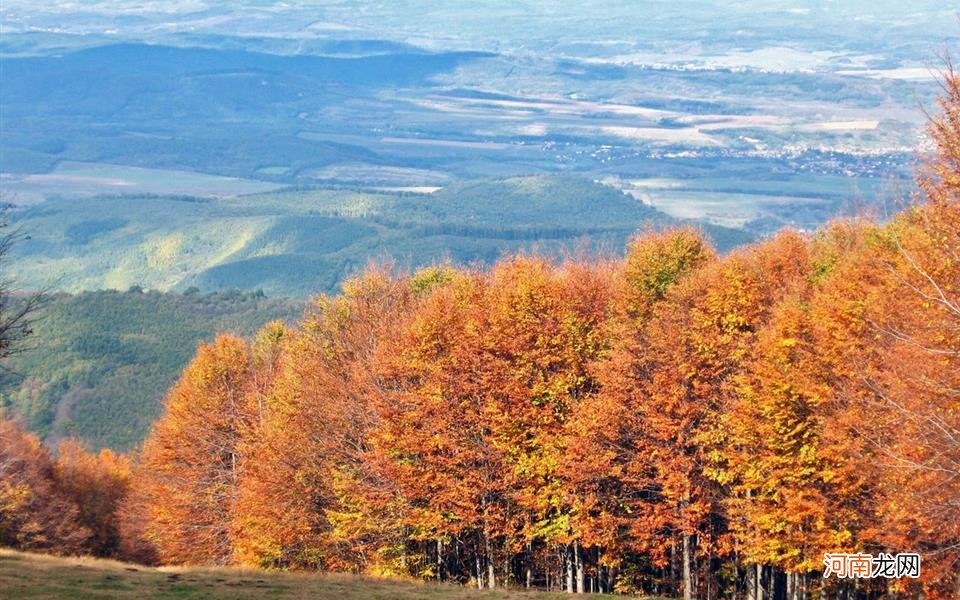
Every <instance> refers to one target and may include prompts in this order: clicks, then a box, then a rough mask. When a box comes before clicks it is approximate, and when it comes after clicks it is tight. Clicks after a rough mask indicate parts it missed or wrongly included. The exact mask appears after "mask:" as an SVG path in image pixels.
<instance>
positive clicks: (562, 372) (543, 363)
mask: <svg viewBox="0 0 960 600" xmlns="http://www.w3.org/2000/svg"><path fill="white" fill-rule="evenodd" d="M948 84H949V85H948V90H949V92H950V95H949V96H948V98H947V99H946V100H945V101H944V103H943V109H944V112H943V114H942V115H941V116H940V117H939V118H937V119H935V120H934V121H933V122H932V125H931V130H930V131H931V135H932V136H933V138H934V140H935V141H936V142H937V144H938V146H939V154H938V155H937V157H936V158H935V159H933V160H931V162H930V164H929V167H927V168H926V169H925V170H924V171H923V172H922V173H921V174H920V177H919V182H920V186H921V188H922V190H923V195H924V198H923V201H922V202H918V203H916V204H915V205H912V206H910V207H908V208H906V209H905V210H904V211H903V212H901V213H900V214H898V215H896V216H895V217H894V218H893V219H892V220H891V221H890V222H888V223H886V224H882V225H880V224H875V223H871V222H868V221H866V220H853V221H843V222H837V223H833V224H831V225H830V226H828V227H826V228H824V229H823V230H822V231H820V232H819V233H817V234H816V235H812V236H805V235H800V234H798V233H795V232H783V233H781V234H779V235H777V236H776V237H774V238H772V239H769V240H767V241H765V242H762V243H758V244H756V245H753V246H751V247H748V248H744V249H741V250H739V251H737V252H734V253H732V254H730V255H728V256H724V257H719V256H717V255H716V254H715V253H714V252H713V251H712V250H711V249H710V247H709V245H708V244H707V243H706V242H705V241H704V239H703V238H702V237H701V236H700V234H699V233H697V232H696V231H694V230H689V229H680V230H673V231H667V232H661V233H648V234H645V235H641V236H639V237H637V238H636V239H635V240H634V241H633V242H632V243H631V244H630V245H629V247H628V249H627V253H626V257H625V258H624V259H622V260H611V261H608V260H600V259H592V258H590V259H583V258H581V259H569V260H566V261H564V262H562V263H560V264H555V263H552V262H550V261H547V260H543V259H540V258H538V257H535V256H517V257H513V258H508V259H505V260H502V261H501V262H499V263H498V264H496V265H494V266H493V267H492V268H491V269H490V270H487V271H482V270H469V269H454V268H450V267H436V268H431V269H426V270H423V271H420V272H418V273H415V274H413V275H408V276H401V275H397V274H396V273H393V272H391V271H390V270H389V269H386V268H371V269H369V270H368V271H367V272H366V273H365V274H363V275H362V276H360V277H357V278H355V279H353V280H350V281H348V282H347V283H346V284H345V285H344V288H343V293H342V294H341V295H340V296H337V297H320V298H318V299H317V300H316V301H315V304H314V305H313V307H312V308H311V309H310V310H309V311H308V313H307V315H306V316H305V318H304V319H303V321H302V322H301V323H300V325H299V326H298V327H296V328H288V327H285V326H283V325H281V324H279V323H271V324H269V325H267V326H266V327H264V328H263V329H262V330H261V331H260V332H259V333H258V334H257V335H256V336H255V337H254V338H253V339H252V340H251V341H246V340H244V339H241V338H238V337H234V336H227V335H224V336H221V337H219V338H217V339H216V340H215V341H214V342H212V343H209V344H204V345H202V346H201V347H200V348H199V350H198V353H197V355H196V357H195V358H194V360H193V362H192V363H191V364H190V365H189V366H188V367H187V368H186V370H185V371H184V372H183V374H182V376H181V378H180V380H179V382H178V383H177V384H176V385H175V386H174V387H173V389H172V390H171V391H170V392H169V394H168V396H167V398H166V401H165V414H164V415H163V417H161V419H160V420H159V421H158V422H157V423H156V424H155V425H154V427H153V429H152V431H151V433H150V435H149V437H148V439H147V440H146V442H145V443H144V445H143V448H142V451H141V452H140V453H139V455H138V457H137V460H136V464H135V466H134V467H133V468H132V472H131V474H130V476H129V479H128V480H125V481H126V482H127V483H125V484H124V485H126V486H127V488H126V490H127V491H126V492H125V493H124V494H123V496H124V497H123V500H122V501H121V502H119V503H114V504H110V506H111V507H114V506H116V507H118V508H116V509H115V510H112V511H111V510H105V511H97V510H92V511H91V510H86V509H85V508H84V506H85V504H84V502H86V500H85V498H88V496H89V495H83V494H79V495H77V494H74V495H73V496H70V495H69V493H68V491H67V490H69V489H70V488H69V486H65V485H64V484H63V483H61V481H62V480H63V479H64V478H63V477H62V476H60V475H58V473H59V471H58V470H57V469H58V467H57V465H58V464H59V462H57V461H53V459H50V458H49V457H48V458H43V456H44V452H43V451H42V450H41V449H38V448H37V444H36V443H35V442H32V441H30V440H29V439H28V442H29V443H25V442H23V441H22V440H23V439H25V438H24V437H23V436H22V435H20V434H15V433H12V431H13V430H12V429H11V427H10V426H9V425H6V426H5V429H3V430H2V431H0V432H2V433H3V437H0V447H2V449H0V452H2V453H3V454H0V469H6V471H4V472H3V479H2V480H0V481H2V482H3V485H4V486H5V487H4V488H3V489H4V490H6V491H5V492H4V494H6V495H3V496H0V536H4V537H0V541H2V542H3V543H7V544H14V545H17V544H19V545H21V546H23V547H30V546H29V544H30V543H35V542H30V540H31V539H34V538H30V536H29V535H28V536H26V537H24V534H23V533H20V534H18V535H19V537H16V536H14V537H11V535H10V534H8V533H7V531H8V529H9V528H10V526H9V523H17V522H20V521H17V519H21V521H22V520H23V519H25V518H27V517H30V516H32V515H40V514H46V513H44V512H42V511H40V510H39V508H37V507H36V506H34V507H32V508H31V509H30V513H29V515H27V517H24V513H23V511H24V510H26V509H24V508H23V507H24V506H30V505H29V504H24V501H23V500H21V501H20V502H19V503H17V500H16V498H22V497H25V498H34V499H36V498H38V497H39V498H42V499H45V500H43V501H44V502H55V501H59V500H58V499H59V498H61V495H58V494H52V493H51V494H48V493H47V492H45V491H43V490H44V489H45V488H43V487H42V486H43V485H48V486H50V489H63V490H65V491H64V492H63V494H62V495H63V496H64V497H67V496H69V498H72V499H70V500H69V502H72V503H73V505H75V506H77V507H79V508H78V509H77V510H78V513H77V514H76V516H72V517H70V518H69V519H67V515H68V513H69V510H66V509H64V510H57V511H54V512H56V514H58V515H60V517H61V520H60V521H57V520H53V521H51V522H50V523H46V522H39V521H37V522H35V523H33V524H31V525H30V527H29V528H26V529H28V530H29V531H33V532H36V531H40V532H48V531H49V532H50V533H48V534H47V533H44V534H43V535H48V536H49V537H55V536H56V535H59V534H57V533H56V532H57V531H59V530H58V529H56V528H57V527H59V526H60V525H59V524H60V523H62V522H63V520H64V519H66V520H67V521H69V522H70V523H76V524H79V526H82V527H81V530H84V529H85V530H90V531H93V530H94V529H95V525H97V524H98V523H100V521H98V520H97V519H101V518H103V519H115V520H116V521H115V522H116V523H117V525H116V526H113V525H111V527H114V528H113V529H110V531H117V532H119V533H118V538H117V539H118V540H119V541H118V542H117V543H116V544H115V545H114V546H111V548H115V551H116V552H117V553H118V554H119V555H120V556H124V557H126V558H134V559H137V560H141V561H144V562H157V563H164V564H240V565H247V566H255V567H263V568H280V569H322V570H334V571H355V572H362V573H373V574H391V575H403V576H414V577H422V578H433V579H438V580H443V581H453V582H459V583H462V584H466V585H475V586H478V587H490V588H492V587H497V586H504V585H507V586H531V587H541V588H550V589H565V590H568V591H571V592H610V591H614V592H620V593H633V594H644V595H651V594H652V595H665V596H674V595H682V596H683V597H685V598H687V599H689V598H694V597H696V598H708V599H712V598H719V597H747V598H750V599H752V600H762V599H765V598H773V599H779V598H789V599H790V600H805V599H807V598H827V597H829V598H835V597H842V598H855V597H856V598H879V597H925V598H931V599H933V598H951V597H953V598H956V597H960V392H958V390H960V79H957V78H951V79H949V80H948ZM8 440H12V441H13V442H12V443H11V442H10V441H8ZM18 440H21V441H18ZM9 456H27V457H34V456H36V458H30V459H29V460H27V461H26V462H25V463H24V464H32V463H31V461H33V462H35V463H36V464H39V465H40V467H39V468H40V470H41V471H43V473H45V474H46V475H43V476H39V475H38V476H36V477H33V478H32V480H36V481H37V482H40V483H38V484H36V485H37V486H40V487H35V488H31V487H30V486H31V485H32V484H31V483H30V482H29V481H28V482H27V483H26V484H25V486H26V487H23V486H21V487H17V484H9V483H7V482H8V481H18V479H16V477H14V476H11V475H9V473H11V472H12V473H15V474H16V473H22V472H25V471H24V468H20V470H19V471H18V470H17V469H18V468H19V467H17V466H16V465H17V464H20V463H17V462H16V459H13V462H11V460H12V459H10V458H6V457H9ZM62 456H64V454H63V453H61V457H62ZM58 460H63V459H62V458H61V459H58ZM22 462H23V461H22ZM104 462H107V463H109V461H107V460H106V459H104ZM11 464H13V465H14V466H13V467H10V466H9V465H11ZM98 464H99V463H98ZM51 465H52V466H51ZM11 468H12V469H13V471H10V469H11ZM28 479H30V478H28ZM89 479H90V478H84V479H83V480H84V481H87V480H89ZM43 482H52V483H43ZM118 485H119V484H118ZM79 487H81V488H82V487H84V486H79ZM10 490H15V491H14V492H11V491H10ZM17 490H19V491H17ZM37 490H39V491H37ZM11 494H13V497H14V500H13V501H11V500H8V498H10V497H11ZM16 494H20V496H17V495H16ZM97 497H98V498H99V496H97ZM64 502H68V500H64ZM9 507H12V508H9ZM70 514H72V513H70ZM85 514H90V515H96V517H95V518H93V520H89V521H84V520H83V517H82V515H85ZM34 521H36V518H35V519H34ZM109 522H111V523H113V522H114V521H109ZM106 529H107V528H105V529H104V530H106ZM24 530H25V527H23V526H21V527H19V528H14V531H21V532H22V531H24ZM20 540H27V541H26V542H24V541H20ZM82 543H83V544H89V543H90V542H82ZM81 546H82V544H81ZM47 547H50V548H53V546H49V545H48V546H47ZM72 547H73V546H68V545H63V546H62V547H60V549H61V551H70V550H71V548H72ZM88 547H89V546H88ZM828 552H866V553H870V554H872V555H879V554H880V553H891V554H897V553H905V552H918V553H920V554H921V555H922V573H921V577H920V578H919V579H909V578H908V579H900V580H888V579H879V578H876V579H870V578H867V579H859V580H842V579H837V578H835V577H827V578H824V577H822V576H821V575H822V572H823V568H824V564H823V557H824V554H825V553H828Z"/></svg>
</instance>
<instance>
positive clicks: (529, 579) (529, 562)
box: [525, 542, 550, 589]
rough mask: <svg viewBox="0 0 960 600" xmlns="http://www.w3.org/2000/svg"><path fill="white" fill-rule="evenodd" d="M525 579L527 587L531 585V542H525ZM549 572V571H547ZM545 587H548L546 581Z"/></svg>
mask: <svg viewBox="0 0 960 600" xmlns="http://www.w3.org/2000/svg"><path fill="white" fill-rule="evenodd" d="M525 562H526V567H527V573H526V576H527V577H526V580H527V589H530V588H531V587H533V544H532V543H530V542H527V556H526V561H525ZM548 572H549V571H548ZM547 587H548V588H549V587H550V584H549V583H547Z"/></svg>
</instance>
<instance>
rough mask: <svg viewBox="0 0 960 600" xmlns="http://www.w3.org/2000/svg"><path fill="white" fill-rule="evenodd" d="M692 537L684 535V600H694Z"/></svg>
mask: <svg viewBox="0 0 960 600" xmlns="http://www.w3.org/2000/svg"><path fill="white" fill-rule="evenodd" d="M691 537H692V536H690V535H687V534H684V535H683V600H693V578H692V576H691V573H690V550H691V548H690V545H691V539H690V538H691Z"/></svg>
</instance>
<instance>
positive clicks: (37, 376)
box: [0, 290, 302, 449]
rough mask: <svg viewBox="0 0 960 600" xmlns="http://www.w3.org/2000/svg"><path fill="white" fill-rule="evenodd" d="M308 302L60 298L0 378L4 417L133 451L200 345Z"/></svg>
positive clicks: (170, 296)
mask: <svg viewBox="0 0 960 600" xmlns="http://www.w3.org/2000/svg"><path fill="white" fill-rule="evenodd" d="M301 307H302V305H301V304H300V303H299V302H294V301H289V300H274V299H269V298H266V297H264V296H263V295H262V294H257V293H241V292H236V291H232V292H220V293H212V294H200V293H196V292H194V291H192V290H191V291H190V292H189V293H186V294H178V293H167V294H163V293H158V292H140V291H137V290H133V291H127V292H110V291H100V292H85V293H82V294H79V295H76V296H72V295H68V294H56V295H53V296H51V297H50V298H49V299H48V301H47V302H46V303H45V304H44V306H43V308H42V309H41V311H40V312H39V313H38V321H37V323H36V327H35V332H34V335H33V336H31V337H30V338H29V339H28V341H27V342H26V345H25V346H24V348H23V351H22V352H21V353H19V354H17V355H15V356H13V357H11V358H10V359H8V360H7V361H6V363H5V365H4V366H5V367H6V369H4V370H3V371H2V372H0V408H2V409H3V410H7V411H10V412H12V413H13V414H15V415H17V416H19V417H21V418H23V419H24V421H25V422H26V424H27V426H28V427H29V428H30V429H32V430H33V431H36V432H38V433H39V434H40V435H41V436H43V437H45V438H46V439H47V440H49V441H52V442H55V441H56V440H57V439H59V438H61V437H63V436H67V435H72V436H76V437H79V438H81V439H83V440H85V441H86V442H87V443H88V444H89V445H90V446H91V447H92V448H99V447H104V446H109V447H113V448H118V449H127V448H129V447H131V446H132V445H134V444H136V443H137V442H139V441H140V440H141V439H142V438H143V436H144V434H145V433H146V431H147V428H148V427H149V426H150V423H151V422H152V421H153V419H154V418H155V417H156V416H157V414H158V412H159V409H160V399H161V398H162V397H163V394H164V393H165V391H166V390H167V388H168V387H169V386H170V384H171V383H173V381H174V380H175V379H176V377H177V375H178V374H179V372H180V370H181V369H182V368H183V367H184V365H186V363H187V361H189V360H190V358H191V357H192V356H193V353H194V350H195V349H196V345H197V343H198V342H199V341H201V340H205V339H210V338H212V337H213V336H214V335H215V334H216V333H217V332H219V331H235V332H237V333H241V334H251V333H253V332H254V331H255V330H256V329H257V328H259V326H260V325H262V324H263V323H265V322H267V321H269V320H272V319H284V320H289V321H292V320H294V319H296V318H297V317H298V316H299V314H300V312H301Z"/></svg>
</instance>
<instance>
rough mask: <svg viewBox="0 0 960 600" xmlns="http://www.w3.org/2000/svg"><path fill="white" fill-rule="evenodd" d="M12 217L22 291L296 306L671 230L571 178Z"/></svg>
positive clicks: (60, 208)
mask: <svg viewBox="0 0 960 600" xmlns="http://www.w3.org/2000/svg"><path fill="white" fill-rule="evenodd" d="M12 216H13V218H14V220H15V221H16V223H17V224H19V225H20V226H21V227H22V228H23V230H24V231H26V232H28V233H29V234H30V236H31V239H30V240H27V241H24V242H23V243H22V244H20V245H19V246H18V247H17V248H16V249H15V252H16V254H17V256H16V257H15V260H14V261H13V262H12V263H11V265H10V268H11V275H12V276H13V277H14V278H15V279H16V281H17V282H18V283H19V284H20V286H21V287H25V288H39V287H44V286H47V285H51V284H54V285H56V286H57V288H58V289H61V290H63V291H68V292H79V291H83V290H91V289H104V288H113V289H127V288H128V287H130V286H131V285H142V286H144V287H145V288H150V289H159V290H179V291H183V290H185V289H187V288H189V287H191V286H197V287H199V288H200V289H202V290H204V291H208V290H222V289H232V288H238V289H248V290H253V289H262V290H264V291H265V292H266V293H267V294H269V295H271V296H298V297H308V296H311V295H313V294H317V293H319V292H336V291H337V290H339V286H340V283H341V282H342V281H343V280H344V279H345V278H346V277H349V276H350V275H353V274H355V273H356V272H357V271H359V270H361V269H362V268H363V267H364V266H365V265H366V264H367V263H368V262H369V261H371V260H375V261H382V260H386V259H391V260H394V261H396V262H397V263H399V264H403V265H409V266H411V267H417V266H422V265H427V264H431V263H434V262H437V261H441V260H444V259H451V260H453V261H454V262H457V263H460V264H470V263H474V262H478V263H485V264H490V263H492V262H494V261H495V260H497V259H498V258H500V257H501V256H503V255H505V254H509V253H512V252H516V251H518V250H523V249H529V248H538V249H539V250H541V251H543V252H546V253H560V252H564V251H567V250H571V249H574V248H577V247H580V246H583V245H584V244H587V245H588V246H589V247H592V248H604V249H606V250H609V251H610V252H617V253H622V252H623V248H624V247H625V245H626V241H627V239H628V237H630V236H631V235H633V234H634V233H635V232H636V231H637V230H642V229H644V228H646V227H649V226H660V227H662V226H669V225H675V224H677V223H679V222H680V220H678V219H675V218H673V217H671V216H669V215H667V214H665V213H663V212H661V211H659V210H656V209H654V208H652V207H650V206H648V205H646V204H644V203H643V202H641V201H640V200H637V199H636V198H633V197H631V196H629V195H627V194H624V193H622V192H621V191H619V190H616V189H614V188H611V187H608V186H606V185H602V184H600V183H596V182H593V181H591V180H589V179H584V178H579V177H572V176H535V177H514V178H506V179H484V180H476V181H469V182H461V183H457V184H454V185H450V186H448V187H446V188H444V189H442V190H439V191H436V192H434V193H431V194H426V193H403V192H398V191H392V192H387V191H351V190H345V189H334V188H290V189H286V190H282V191H275V192H269V193H263V194H253V195H246V196H239V197H234V198H229V199H223V200H213V199H210V198H194V197H184V196H150V195H142V194H141V195H124V196H100V197H95V198H87V199H84V200H83V201H77V200H76V199H74V198H60V199H51V200H47V201H45V202H42V203H40V204H37V205H34V206H31V207H26V208H22V209H19V210H17V211H16V212H15V213H14V214H13V215H12ZM702 226H703V228H704V229H705V230H706V232H707V233H708V234H709V235H710V237H711V239H712V240H713V241H714V243H715V244H716V245H717V247H718V248H720V249H728V248H730V247H732V246H735V245H737V244H742V243H745V242H748V241H750V240H751V239H752V236H751V235H750V234H749V233H747V232H746V231H743V230H740V229H730V228H725V227H720V226H716V225H710V224H702Z"/></svg>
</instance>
